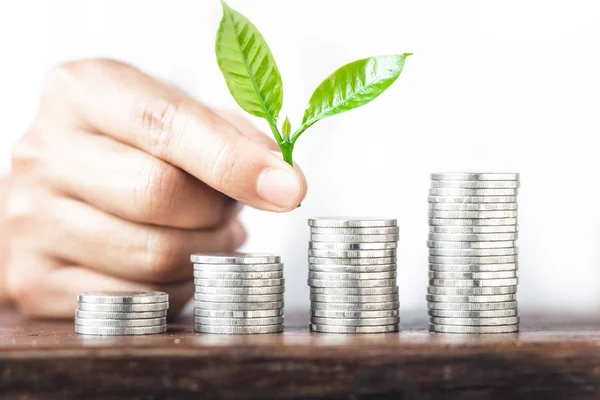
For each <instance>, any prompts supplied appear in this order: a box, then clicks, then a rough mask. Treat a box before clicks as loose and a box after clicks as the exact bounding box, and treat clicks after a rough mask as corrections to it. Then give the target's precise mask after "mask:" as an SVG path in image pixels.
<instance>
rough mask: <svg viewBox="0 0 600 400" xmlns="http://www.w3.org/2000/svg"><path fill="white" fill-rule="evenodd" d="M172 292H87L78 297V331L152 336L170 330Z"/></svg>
mask: <svg viewBox="0 0 600 400" xmlns="http://www.w3.org/2000/svg"><path fill="white" fill-rule="evenodd" d="M168 308H169V295H168V294H167V293H163V292H87V293H80V294H79V296H78V297H77V310H76V311H75V332H76V333H79V334H83V335H102V336H115V335H150V334H157V333H164V332H166V331H167V310H168Z"/></svg>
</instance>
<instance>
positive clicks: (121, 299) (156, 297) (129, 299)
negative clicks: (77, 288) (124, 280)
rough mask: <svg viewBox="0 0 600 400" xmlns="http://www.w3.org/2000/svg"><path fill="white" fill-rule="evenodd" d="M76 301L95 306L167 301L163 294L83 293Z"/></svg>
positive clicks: (166, 295) (165, 295) (165, 294)
mask: <svg viewBox="0 0 600 400" xmlns="http://www.w3.org/2000/svg"><path fill="white" fill-rule="evenodd" d="M77 301H79V302H81V303H95V304H143V303H164V302H167V301H169V295H168V294H167V293H165V292H85V293H79V295H78V296H77Z"/></svg>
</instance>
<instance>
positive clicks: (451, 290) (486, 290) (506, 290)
mask: <svg viewBox="0 0 600 400" xmlns="http://www.w3.org/2000/svg"><path fill="white" fill-rule="evenodd" d="M427 293H429V294H438V295H444V296H479V295H498V294H514V293H517V285H513V286H492V287H459V288H456V287H438V286H428V287H427Z"/></svg>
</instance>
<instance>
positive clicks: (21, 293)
mask: <svg viewBox="0 0 600 400" xmlns="http://www.w3.org/2000/svg"><path fill="white" fill-rule="evenodd" d="M39 287H40V283H39V280H38V278H36V277H35V276H28V274H26V273H25V266H23V265H19V264H16V263H14V262H11V263H9V264H8V266H7V274H6V288H7V292H8V295H9V297H10V298H11V299H12V300H13V301H14V303H15V304H16V305H17V307H18V308H19V310H20V311H21V312H22V313H24V314H27V315H35V314H36V310H37V308H38V307H37V301H38V300H37V299H38V298H39V297H40V294H39Z"/></svg>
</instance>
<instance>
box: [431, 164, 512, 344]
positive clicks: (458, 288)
mask: <svg viewBox="0 0 600 400" xmlns="http://www.w3.org/2000/svg"><path fill="white" fill-rule="evenodd" d="M519 186H520V184H519V174H513V173H438V174H432V175H431V189H430V191H429V238H428V239H429V240H428V241H427V245H428V247H429V287H428V293H427V301H428V308H429V328H430V330H431V331H432V332H442V333H509V332H516V331H518V329H519V316H518V311H517V298H516V296H517V267H518V260H517V257H518V256H517V254H518V250H517V246H516V239H517V237H518V225H517V194H518V190H519Z"/></svg>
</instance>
